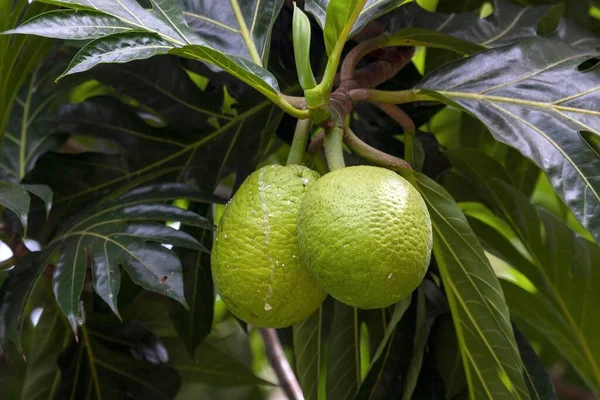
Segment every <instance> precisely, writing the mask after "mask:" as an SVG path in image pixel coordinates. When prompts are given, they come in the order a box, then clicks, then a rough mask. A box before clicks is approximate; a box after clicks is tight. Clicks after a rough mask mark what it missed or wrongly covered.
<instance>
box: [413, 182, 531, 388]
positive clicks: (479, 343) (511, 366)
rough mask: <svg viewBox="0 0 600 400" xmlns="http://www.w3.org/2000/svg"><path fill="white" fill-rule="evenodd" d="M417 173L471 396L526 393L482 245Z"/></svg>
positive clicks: (450, 204)
mask: <svg viewBox="0 0 600 400" xmlns="http://www.w3.org/2000/svg"><path fill="white" fill-rule="evenodd" d="M416 177H417V181H418V186H417V187H418V189H419V191H420V192H421V194H422V195H423V197H424V198H425V201H426V203H427V207H428V208H429V213H430V215H431V219H432V224H433V230H434V246H433V251H434V255H435V258H436V261H437V263H438V266H439V269H440V273H441V275H442V281H443V284H444V287H445V289H446V293H447V297H448V301H449V304H450V310H451V312H452V317H453V319H454V325H455V327H456V331H457V336H458V341H459V347H460V350H461V354H462V359H463V364H464V368H465V372H466V376H467V381H468V382H469V393H470V396H471V397H472V398H479V397H482V396H483V397H493V398H514V397H517V398H518V397H527V393H528V392H527V387H526V385H525V382H524V380H523V376H522V373H523V364H522V362H521V359H520V356H519V352H518V348H517V345H516V342H515V338H514V335H513V332H512V327H511V325H510V319H509V313H508V307H507V305H506V301H505V299H504V295H503V293H502V289H501V287H500V284H499V282H498V279H497V278H496V276H495V274H494V271H493V270H492V267H491V266H490V264H489V261H488V260H487V258H486V257H485V254H484V252H483V249H482V248H481V246H480V245H479V242H478V241H477V238H476V237H475V235H474V234H473V232H472V231H471V228H470V227H469V225H468V223H467V221H466V218H465V216H464V214H463V213H462V212H461V211H460V209H459V208H458V206H457V205H456V203H455V202H454V200H453V199H452V198H451V197H450V195H449V194H448V193H447V192H446V191H445V190H444V189H443V188H442V187H441V186H439V185H438V184H436V183H435V182H434V181H432V180H431V179H429V178H427V177H425V176H424V175H421V174H417V175H416Z"/></svg>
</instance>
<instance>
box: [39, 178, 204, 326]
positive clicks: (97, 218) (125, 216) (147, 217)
mask: <svg viewBox="0 0 600 400" xmlns="http://www.w3.org/2000/svg"><path fill="white" fill-rule="evenodd" d="M198 195H199V193H198V191H196V190H194V189H193V188H190V187H189V186H187V185H183V184H160V185H153V186H147V187H141V188H138V189H135V190H133V191H131V192H128V193H126V194H124V195H122V196H120V197H118V198H116V199H114V200H111V201H107V202H104V203H99V204H96V205H94V206H92V207H90V208H88V209H87V210H85V211H84V212H82V213H81V214H80V215H79V216H78V218H75V219H74V220H72V221H70V222H68V223H67V224H65V225H63V226H62V227H61V229H60V230H59V231H58V232H57V234H56V236H55V238H54V239H53V240H52V242H51V243H50V245H49V246H50V249H51V250H50V251H55V250H54V249H56V248H60V253H61V254H60V257H59V259H58V261H57V263H56V267H55V269H54V285H53V288H54V294H55V296H56V300H57V302H58V305H59V306H60V308H61V310H62V311H63V312H64V313H65V315H66V316H67V318H68V319H69V322H70V323H71V326H72V327H73V330H74V331H76V326H77V319H78V315H79V297H80V295H81V290H82V288H83V283H84V279H85V274H86V270H87V268H91V270H92V276H93V280H94V289H95V290H96V293H97V294H98V295H99V296H100V297H101V298H102V299H103V300H104V301H105V302H106V303H107V304H108V305H109V306H110V308H111V309H112V310H113V312H115V313H116V314H117V315H118V308H117V295H118V293H119V286H120V280H121V279H120V271H119V266H122V267H123V268H124V269H125V271H127V273H128V274H129V276H130V277H131V279H132V280H133V281H134V282H135V283H137V284H138V285H140V286H142V287H143V288H145V289H147V290H151V291H155V292H159V293H162V294H165V295H167V296H169V297H172V298H173V299H175V300H177V301H179V302H180V303H182V304H184V305H186V301H185V297H184V293H183V281H182V278H183V277H182V268H181V262H180V261H179V258H178V257H177V256H176V255H175V254H174V253H173V252H172V251H170V250H168V249H167V248H165V247H163V246H162V244H171V245H176V246H181V247H186V248H192V249H203V246H202V245H201V244H200V243H198V242H197V241H196V240H195V239H194V238H192V237H191V236H190V235H188V234H186V233H185V232H183V231H178V230H175V229H173V228H170V227H168V226H165V225H164V224H160V223H159V222H161V221H181V222H182V223H183V224H188V225H195V226H200V227H206V228H208V227H210V224H209V223H208V222H207V221H206V219H204V218H202V217H200V216H199V215H197V214H195V213H192V212H189V211H186V210H182V209H180V208H177V207H174V206H171V205H167V204H163V203H164V202H165V201H168V200H172V199H177V198H184V197H195V196H198ZM46 251H49V250H46Z"/></svg>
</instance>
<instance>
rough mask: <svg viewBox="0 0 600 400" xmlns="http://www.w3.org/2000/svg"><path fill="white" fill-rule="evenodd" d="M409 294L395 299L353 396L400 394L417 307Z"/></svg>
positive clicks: (363, 399)
mask: <svg viewBox="0 0 600 400" xmlns="http://www.w3.org/2000/svg"><path fill="white" fill-rule="evenodd" d="M411 300H412V296H409V297H407V298H406V299H404V300H401V301H400V302H398V303H396V305H395V306H394V311H393V313H392V317H391V318H390V321H389V324H388V325H387V327H386V331H385V336H384V338H383V340H382V341H381V343H380V344H379V347H378V349H377V351H376V352H375V354H374V355H373V360H372V362H371V365H370V367H369V372H368V373H367V376H366V377H365V380H364V381H363V382H362V384H361V385H360V388H359V390H358V392H357V393H356V395H355V396H354V399H356V400H376V399H389V398H401V396H402V393H403V391H404V387H405V385H406V375H407V373H408V370H409V367H410V364H411V357H412V352H413V341H414V339H415V327H416V325H417V321H416V307H410V308H409V306H410V305H411ZM415 303H416V302H415Z"/></svg>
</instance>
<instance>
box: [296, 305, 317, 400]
mask: <svg viewBox="0 0 600 400" xmlns="http://www.w3.org/2000/svg"><path fill="white" fill-rule="evenodd" d="M323 325H324V321H323V306H321V307H319V309H318V310H317V311H315V312H314V313H313V314H312V315H311V316H310V317H308V318H307V319H306V320H305V321H303V322H301V323H299V324H296V325H294V356H295V359H296V375H297V376H298V383H300V387H301V388H302V393H303V394H304V398H305V399H306V400H318V398H319V382H320V381H321V376H322V374H323V373H324V371H321V359H322V358H321V356H322V354H321V353H322V346H321V345H322V343H321V341H322V336H323V335H322V334H323Z"/></svg>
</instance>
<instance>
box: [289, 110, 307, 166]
mask: <svg viewBox="0 0 600 400" xmlns="http://www.w3.org/2000/svg"><path fill="white" fill-rule="evenodd" d="M311 125H312V121H311V120H310V119H299V120H298V122H297V123H296V130H295V131H294V139H293V140H292V147H291V149H290V152H289V154H288V158H287V162H286V164H287V165H291V164H302V157H303V156H304V151H305V150H306V143H307V142H308V134H309V132H310V127H311Z"/></svg>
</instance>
